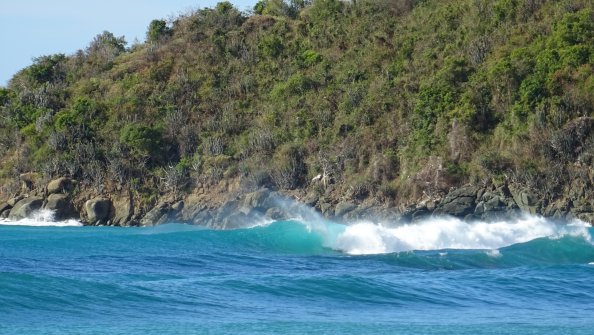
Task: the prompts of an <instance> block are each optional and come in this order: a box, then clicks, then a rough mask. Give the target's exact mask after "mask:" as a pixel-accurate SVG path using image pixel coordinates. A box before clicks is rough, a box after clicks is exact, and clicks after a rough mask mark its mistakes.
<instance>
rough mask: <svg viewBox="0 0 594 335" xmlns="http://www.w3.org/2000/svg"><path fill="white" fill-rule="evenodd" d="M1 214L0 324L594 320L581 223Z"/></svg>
mask: <svg viewBox="0 0 594 335" xmlns="http://www.w3.org/2000/svg"><path fill="white" fill-rule="evenodd" d="M2 224H3V225H2V226H0V333H1V334H312V333H318V334H592V329H594V318H593V317H592V315H594V280H593V279H594V246H593V245H592V235H593V234H594V231H593V230H592V228H587V227H586V226H585V225H583V224H580V223H572V224H569V225H568V224H567V223H553V222H550V221H547V220H544V219H541V218H535V217H527V218H525V219H522V220H518V221H515V222H500V223H482V222H478V223H474V224H468V223H464V222H461V221H458V220H455V219H432V220H429V221H426V222H421V223H416V224H412V225H406V226H398V227H391V226H383V225H377V224H372V223H363V222H362V223H358V224H355V225H351V226H342V225H337V224H333V223H331V222H315V223H313V222H298V221H284V222H274V223H270V224H268V225H264V226H258V227H253V228H249V229H239V230H233V231H213V230H206V229H201V228H199V227H193V226H185V225H178V224H169V225H163V226H159V227H154V228H107V227H74V226H68V225H74V224H75V223H72V222H71V224H61V225H62V227H53V226H42V225H47V224H51V223H48V222H41V223H39V222H38V223H37V224H36V223H35V222H33V221H29V222H28V223H27V224H29V225H37V226H14V225H13V224H15V223H14V222H7V221H4V222H2ZM64 225H65V227H64Z"/></svg>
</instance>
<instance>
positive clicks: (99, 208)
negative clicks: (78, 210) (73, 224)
mask: <svg viewBox="0 0 594 335" xmlns="http://www.w3.org/2000/svg"><path fill="white" fill-rule="evenodd" d="M85 212H86V216H87V223H89V224H100V225H104V224H106V223H107V220H108V219H109V216H110V214H111V200H109V199H105V198H95V199H91V200H88V201H87V202H85Z"/></svg>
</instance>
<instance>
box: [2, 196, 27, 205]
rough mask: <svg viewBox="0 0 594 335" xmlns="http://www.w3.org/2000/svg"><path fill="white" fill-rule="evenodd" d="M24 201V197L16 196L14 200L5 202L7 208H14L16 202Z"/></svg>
mask: <svg viewBox="0 0 594 335" xmlns="http://www.w3.org/2000/svg"><path fill="white" fill-rule="evenodd" d="M23 199H25V196H24V195H17V196H16V197H14V198H10V199H8V201H7V202H6V203H7V204H8V205H9V206H11V207H14V205H16V203H17V202H19V201H21V200H23Z"/></svg>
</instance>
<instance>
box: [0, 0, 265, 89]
mask: <svg viewBox="0 0 594 335" xmlns="http://www.w3.org/2000/svg"><path fill="white" fill-rule="evenodd" d="M217 2H218V1H217V0H194V1H191V0H0V31H1V33H0V46H1V48H2V52H1V53H0V55H1V56H0V57H1V58H0V60H1V62H0V86H5V85H6V84H7V82H8V80H9V79H10V78H11V77H12V76H13V75H14V74H15V73H16V72H17V71H19V70H20V69H22V68H24V67H26V66H28V65H30V64H31V63H32V58H34V57H39V56H42V55H49V54H55V53H65V54H67V55H68V54H72V53H74V52H76V50H78V49H84V48H85V47H86V46H87V45H88V44H89V43H90V42H91V40H92V39H93V37H95V36H96V35H97V34H100V33H101V32H102V31H104V30H108V31H110V32H112V33H113V34H114V35H116V36H122V35H124V36H126V41H128V43H129V44H128V45H130V44H131V43H132V42H134V39H135V38H138V40H139V41H143V40H144V37H145V33H146V29H147V27H148V24H149V23H150V21H151V20H153V19H161V18H162V19H167V18H170V17H175V16H176V15H177V14H179V13H184V12H186V11H188V10H190V9H195V8H204V7H213V6H214V5H215V4H216V3H217ZM230 2H232V3H233V4H234V5H235V6H236V7H237V8H239V9H241V10H245V9H249V8H251V7H253V5H254V4H255V3H256V0H231V1H230Z"/></svg>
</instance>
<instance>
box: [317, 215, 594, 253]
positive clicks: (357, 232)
mask: <svg viewBox="0 0 594 335" xmlns="http://www.w3.org/2000/svg"><path fill="white" fill-rule="evenodd" d="M587 227H588V225H587V224H585V223H583V222H581V221H575V222H571V223H568V224H556V223H554V222H552V221H550V220H547V219H545V218H542V217H538V216H525V217H523V218H520V219H517V220H515V221H501V222H492V223H487V222H474V223H468V222H465V221H462V220H459V219H456V218H452V217H441V218H430V219H428V220H425V221H422V222H419V223H412V224H406V225H402V226H399V227H392V228H389V227H385V226H383V225H380V224H375V223H371V222H360V223H356V224H352V225H349V226H345V227H344V229H343V231H342V232H340V233H339V234H338V236H336V238H335V239H334V241H329V242H330V243H327V244H328V246H329V247H331V248H333V249H337V250H340V251H343V252H345V253H348V254H353V255H366V254H382V253H392V252H401V251H411V250H442V249H484V250H489V251H488V252H487V254H488V255H489V256H491V257H499V256H500V253H499V251H498V249H499V248H502V247H506V246H510V245H513V244H517V243H524V242H528V241H531V240H534V239H537V238H542V237H550V238H559V237H561V236H565V235H572V236H582V237H583V238H585V239H586V240H588V241H590V239H591V237H590V234H589V233H588V230H587V229H588V228H587Z"/></svg>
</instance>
